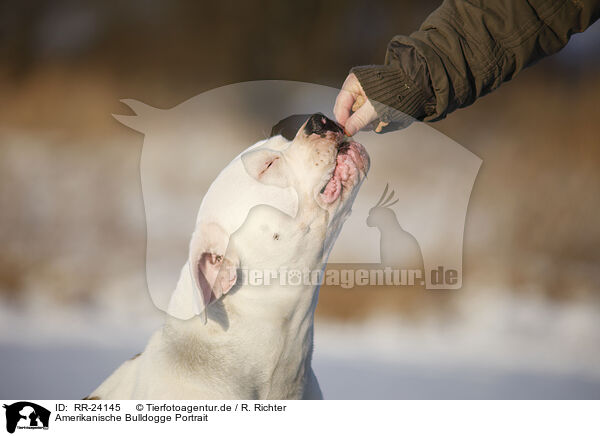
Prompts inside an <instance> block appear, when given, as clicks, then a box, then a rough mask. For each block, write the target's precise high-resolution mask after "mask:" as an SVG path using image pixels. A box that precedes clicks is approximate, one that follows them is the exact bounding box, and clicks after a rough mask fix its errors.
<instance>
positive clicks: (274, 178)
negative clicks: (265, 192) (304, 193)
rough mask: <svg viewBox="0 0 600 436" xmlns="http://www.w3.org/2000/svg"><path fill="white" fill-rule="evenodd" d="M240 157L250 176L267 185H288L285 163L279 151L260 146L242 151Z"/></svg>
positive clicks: (283, 186) (284, 186) (282, 186)
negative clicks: (245, 151)
mask: <svg viewBox="0 0 600 436" xmlns="http://www.w3.org/2000/svg"><path fill="white" fill-rule="evenodd" d="M241 159H242V163H243V164H244V168H245V169H246V171H247V172H248V174H249V175H250V177H252V178H254V179H256V180H258V181H259V182H261V183H265V184H267V185H274V186H279V187H280V188H286V187H287V186H289V180H288V176H287V171H286V168H285V166H286V164H285V161H284V160H283V155H282V154H281V153H280V152H279V151H275V150H270V149H268V148H260V149H258V150H252V151H249V152H247V153H244V154H243V155H242V158H241Z"/></svg>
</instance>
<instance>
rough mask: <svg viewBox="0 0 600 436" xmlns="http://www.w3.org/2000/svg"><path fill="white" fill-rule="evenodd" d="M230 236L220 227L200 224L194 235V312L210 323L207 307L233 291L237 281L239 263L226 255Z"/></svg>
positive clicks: (190, 262) (191, 258)
mask: <svg viewBox="0 0 600 436" xmlns="http://www.w3.org/2000/svg"><path fill="white" fill-rule="evenodd" d="M228 243H229V236H228V235H227V234H226V232H225V231H224V230H222V229H221V228H220V227H219V226H216V225H209V226H204V225H200V226H198V227H197V229H196V231H195V232H194V234H193V235H192V240H191V242H190V252H189V259H188V267H189V270H190V275H191V279H192V285H193V288H194V289H193V299H192V301H193V310H194V313H195V314H196V315H201V316H203V317H204V320H206V310H205V309H206V307H207V306H208V305H209V304H211V303H212V302H214V301H217V300H218V299H219V298H221V297H222V296H223V295H224V294H226V293H227V292H229V291H230V290H231V288H232V287H233V285H234V284H235V282H236V280H237V262H236V260H235V259H233V258H232V256H231V255H228V253H226V250H227V246H228Z"/></svg>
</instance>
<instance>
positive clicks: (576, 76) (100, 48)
mask: <svg viewBox="0 0 600 436" xmlns="http://www.w3.org/2000/svg"><path fill="white" fill-rule="evenodd" d="M437 5H438V2H436V1H423V2H408V1H400V2H398V1H396V2H391V1H387V2H385V1H381V2H378V1H376V2H369V3H368V4H367V3H361V2H358V1H350V2H335V1H334V2H330V3H327V4H322V3H318V2H314V3H313V2H302V3H301V4H297V5H292V4H285V3H280V2H262V3H246V4H243V5H242V4H234V3H228V2H222V3H218V4H217V3H207V4H205V3H202V2H162V1H153V2H141V1H139V2H138V1H134V2H127V3H126V4H121V5H118V4H112V3H105V2H100V1H92V2H86V3H85V4H84V3H80V2H76V1H68V0H62V1H53V2H46V3H44V4H39V3H37V2H33V1H7V2H3V3H2V5H1V6H0V29H1V31H2V35H3V38H2V39H1V40H0V52H1V53H2V56H3V59H4V60H5V61H4V62H3V63H2V64H1V65H0V96H1V97H2V102H3V105H1V106H0V244H1V248H0V396H1V397H3V398H11V399H24V398H29V399H35V398H38V399H44V398H48V399H49V398H57V399H60V398H64V399H66V398H81V397H83V396H85V395H86V394H88V393H89V392H90V391H91V390H92V389H93V388H95V387H96V386H97V384H98V383H99V382H100V381H101V380H102V379H103V378H104V377H106V376H107V375H108V374H109V373H110V372H111V371H112V370H113V369H114V368H115V367H116V366H117V365H118V364H120V363H121V362H122V361H123V360H124V359H127V358H129V357H131V356H132V355H133V354H135V353H137V352H139V351H141V349H142V348H143V346H144V344H145V342H146V341H147V339H148V336H149V334H150V332H151V331H152V330H153V329H155V328H157V327H158V326H159V325H160V322H161V316H162V315H161V312H159V311H158V310H157V309H156V308H155V307H154V306H153V305H152V304H151V302H150V300H149V298H148V292H147V290H146V276H145V249H146V239H145V238H146V224H145V216H144V205H143V201H142V194H141V185H140V176H139V161H140V153H141V147H142V142H143V136H142V135H141V134H139V133H136V132H134V131H132V130H130V129H127V128H125V127H123V126H122V125H120V124H119V123H118V122H116V121H115V120H114V119H113V118H112V117H111V115H110V114H112V113H124V114H126V113H129V112H128V109H127V108H126V107H125V106H123V105H122V104H121V103H119V99H121V98H136V99H138V100H141V101H144V102H146V103H148V104H150V105H152V106H155V107H159V108H170V107H173V106H175V105H177V104H179V103H181V102H182V101H185V100H187V99H189V98H190V97H193V96H194V95H197V94H199V93H201V92H204V91H207V90H210V89H213V88H215V87H218V86H223V85H227V84H231V83H236V82H241V81H247V80H261V79H279V80H298V81H303V82H312V83H318V84H322V85H328V86H334V87H335V86H339V85H340V84H341V83H342V81H343V79H344V77H345V74H346V73H347V71H348V69H349V68H350V67H352V66H354V65H360V64H371V63H380V62H381V61H382V59H383V56H384V50H385V46H386V44H387V42H388V41H389V39H390V38H391V37H392V36H393V35H394V34H399V33H409V32H411V31H412V30H414V29H415V28H416V27H417V26H418V25H419V24H420V22H421V21H422V20H423V19H424V18H425V17H426V15H427V14H428V13H429V12H430V11H431V10H433V8H435V7H436V6H437ZM599 73H600V27H599V25H598V24H596V25H595V26H593V27H592V28H590V29H589V30H588V32H586V33H585V34H582V35H576V36H574V37H573V39H572V41H571V42H570V43H569V45H568V47H567V48H566V49H565V50H564V51H563V52H561V53H560V54H559V55H557V56H555V57H553V58H551V59H546V60H544V61H542V62H540V63H539V64H538V65H536V66H534V67H532V68H530V69H529V70H527V71H525V72H524V73H522V74H521V75H520V76H519V77H518V78H517V79H516V80H515V81H514V82H512V83H509V84H506V85H504V86H503V87H502V88H501V89H500V90H499V91H498V92H496V93H494V94H492V95H490V96H487V97H485V98H483V99H482V100H480V101H479V102H477V103H476V104H475V105H473V106H472V107H470V108H467V109H464V110H460V111H458V112H457V113H455V114H453V115H452V116H450V118H449V119H447V120H444V121H442V122H440V123H437V124H435V125H433V127H435V128H436V129H438V130H439V131H441V132H442V133H444V134H445V135H447V136H448V137H450V138H452V139H454V140H455V141H457V142H458V143H460V144H461V145H463V146H465V147H466V148H468V149H469V150H470V151H472V152H473V153H475V154H476V155H478V156H479V157H481V158H482V159H483V166H482V167H481V169H480V172H479V175H478V178H477V181H476V183H475V187H474V190H473V194H472V196H471V201H470V204H469V212H468V215H467V223H466V226H465V245H464V273H465V276H464V284H465V285H464V287H463V289H461V290H459V291H424V290H423V289H421V288H418V289H417V288H416V289H409V288H403V289H390V288H373V289H369V290H365V289H364V288H360V289H350V290H345V289H341V288H331V287H330V288H324V289H323V290H322V292H321V295H320V302H319V307H318V309H317V322H316V332H315V340H316V345H315V357H314V367H315V371H316V373H317V376H318V377H319V380H320V383H321V386H322V389H323V392H324V394H325V396H326V397H327V398H600V268H599V265H600V248H599V247H600V226H598V223H599V222H600V202H599V199H600V172H599V171H598V168H599V167H600V148H599V147H600V143H599V140H598V134H597V129H598V127H597V120H598V116H599V115H600V106H599V105H598V101H599V99H600V82H599V81H598V80H597V77H598V74H599ZM332 104H333V102H332ZM251 109H252V110H251V111H249V112H251V117H252V118H250V119H246V118H243V119H242V118H240V119H233V118H232V120H231V123H232V126H240V127H239V128H242V127H241V126H242V125H243V124H244V123H249V122H252V120H256V119H261V120H262V121H265V120H263V119H262V118H261V117H263V114H261V110H260V108H251ZM268 121H270V120H268ZM223 153H224V156H223V159H226V158H227V157H228V156H227V153H232V155H231V156H233V155H235V154H236V153H237V152H234V151H233V150H228V149H227V148H226V147H225V148H223ZM168 189H170V190H171V191H170V192H172V195H174V196H176V195H178V192H179V191H178V189H177V186H173V187H168ZM167 249H171V247H165V250H167ZM367 292H368V294H367Z"/></svg>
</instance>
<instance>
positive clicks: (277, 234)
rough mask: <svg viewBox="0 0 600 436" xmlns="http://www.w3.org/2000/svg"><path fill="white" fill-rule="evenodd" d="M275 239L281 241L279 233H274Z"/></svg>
mask: <svg viewBox="0 0 600 436" xmlns="http://www.w3.org/2000/svg"><path fill="white" fill-rule="evenodd" d="M273 239H275V240H276V241H279V233H273Z"/></svg>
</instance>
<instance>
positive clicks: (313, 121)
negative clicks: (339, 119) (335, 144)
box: [304, 113, 344, 135]
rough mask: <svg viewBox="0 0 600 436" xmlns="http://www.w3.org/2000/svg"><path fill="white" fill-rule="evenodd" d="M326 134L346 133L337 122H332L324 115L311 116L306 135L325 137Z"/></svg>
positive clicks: (307, 123) (305, 131)
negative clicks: (313, 134) (314, 134)
mask: <svg viewBox="0 0 600 436" xmlns="http://www.w3.org/2000/svg"><path fill="white" fill-rule="evenodd" d="M326 132H336V133H344V130H343V129H342V128H341V127H340V126H339V125H338V123H336V122H335V121H332V120H330V119H329V118H327V117H326V116H325V115H323V114H322V113H316V114H314V115H311V116H310V118H309V119H308V121H307V122H306V127H304V133H306V134H307V135H310V134H312V133H316V134H317V135H323V134H325V133H326Z"/></svg>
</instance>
